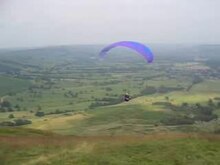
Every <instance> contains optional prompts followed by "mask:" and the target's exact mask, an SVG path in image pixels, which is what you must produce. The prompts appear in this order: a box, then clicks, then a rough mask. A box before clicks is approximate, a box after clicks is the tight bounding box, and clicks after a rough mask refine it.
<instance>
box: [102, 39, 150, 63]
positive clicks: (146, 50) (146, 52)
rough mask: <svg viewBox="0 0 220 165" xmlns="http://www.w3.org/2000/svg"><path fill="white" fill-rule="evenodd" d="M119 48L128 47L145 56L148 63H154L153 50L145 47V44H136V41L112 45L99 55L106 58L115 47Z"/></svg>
mask: <svg viewBox="0 0 220 165" xmlns="http://www.w3.org/2000/svg"><path fill="white" fill-rule="evenodd" d="M119 46H122V47H127V48H130V49H132V50H134V51H136V52H137V53H138V54H140V55H141V56H143V57H144V59H145V60H146V61H147V62H148V63H151V62H153V59H154V57H153V53H152V52H151V50H150V49H149V48H148V47H147V46H145V45H144V44H141V43H138V42H134V41H120V42H115V43H113V44H110V45H108V46H107V47H105V48H104V49H102V50H101V51H100V53H99V55H100V57H101V58H104V57H105V56H106V55H107V53H108V51H110V50H111V49H113V48H115V47H119Z"/></svg>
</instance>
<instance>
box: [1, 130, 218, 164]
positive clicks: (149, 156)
mask: <svg viewBox="0 0 220 165" xmlns="http://www.w3.org/2000/svg"><path fill="white" fill-rule="evenodd" d="M15 132H16V133H15ZM19 132H20V133H19ZM30 132H32V134H30ZM36 132H37V133H36ZM26 133H27V134H25V129H21V130H20V129H15V130H14V131H13V130H11V132H9V131H7V133H5V130H2V129H0V134H1V135H0V146H1V147H0V153H1V154H0V164H1V165H6V164H7V165H13V164H16V165H19V164H26V165H28V164H32V165H34V164H42V165H43V164H53V165H56V164H57V165H58V164H79V165H80V164H84V165H85V164H100V165H101V164H120V165H121V164H125V165H127V164H137V163H138V164H150V165H154V164H155V165H156V164H157V165H158V164H163V165H164V164H168V165H172V164H179V165H185V164H194V165H201V164H213V165H217V164H219V163H220V159H219V154H220V149H219V148H220V137H219V136H217V135H210V134H204V135H199V134H177V133H157V134H151V135H144V136H89V137H73V136H59V135H53V136H52V135H51V134H48V133H45V132H41V131H33V130H27V131H26ZM11 134H13V135H15V134H16V136H11ZM35 134H37V136H36V135H35ZM27 135H29V136H27Z"/></svg>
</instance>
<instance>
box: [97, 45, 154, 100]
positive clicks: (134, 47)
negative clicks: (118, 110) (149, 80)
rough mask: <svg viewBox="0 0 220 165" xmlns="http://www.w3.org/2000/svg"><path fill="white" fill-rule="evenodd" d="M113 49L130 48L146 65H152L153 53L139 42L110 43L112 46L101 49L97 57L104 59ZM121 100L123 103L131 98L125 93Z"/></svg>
mask: <svg viewBox="0 0 220 165" xmlns="http://www.w3.org/2000/svg"><path fill="white" fill-rule="evenodd" d="M115 47H126V48H130V49H132V50H134V51H135V52H137V53H138V54H140V55H141V56H142V57H144V59H145V60H146V61H147V62H148V63H152V62H153V60H154V56H153V53H152V52H151V50H150V49H149V48H148V47H147V46H145V45H144V44H141V43H139V42H134V41H120V42H115V43H112V44H110V45H108V46H106V47H105V48H103V49H102V50H101V51H100V53H99V56H100V57H101V58H104V57H105V56H106V55H107V53H108V52H109V51H110V50H111V49H113V48H115ZM123 99H124V101H126V102H128V101H130V100H131V97H130V96H129V94H128V93H126V94H125V95H124V98H123Z"/></svg>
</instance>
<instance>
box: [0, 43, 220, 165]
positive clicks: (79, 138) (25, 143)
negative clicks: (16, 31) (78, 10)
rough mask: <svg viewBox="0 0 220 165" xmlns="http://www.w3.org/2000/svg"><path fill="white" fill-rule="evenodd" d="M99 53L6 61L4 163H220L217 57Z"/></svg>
mask: <svg viewBox="0 0 220 165" xmlns="http://www.w3.org/2000/svg"><path fill="white" fill-rule="evenodd" d="M196 48H197V47H196ZM99 49H100V47H99V46H82V47H80V46H73V47H61V48H60V47H54V48H53V47H52V48H41V49H33V50H31V49H30V50H19V51H13V52H10V51H9V52H7V53H6V54H4V53H3V54H1V53H0V75H1V76H0V97H1V102H0V164H7V165H8V164H181V165H185V164H198V165H200V164H204V165H205V164H213V165H215V164H216V165H217V164H220V160H219V158H218V155H219V152H220V149H219V147H220V146H219V145H220V143H219V140H220V138H219V133H220V124H219V122H220V121H219V116H220V74H219V73H220V70H219V68H218V67H216V66H213V65H212V62H210V61H212V60H213V61H217V60H216V58H217V59H218V57H210V59H206V60H207V62H206V61H204V60H203V61H197V60H196V59H197V58H196V57H197V56H199V55H200V53H201V52H205V51H204V50H201V52H199V51H198V52H197V53H198V54H193V53H194V52H193V51H192V54H189V55H188V56H187V55H186V56H184V58H174V57H176V56H179V57H182V56H183V55H185V54H184V52H185V47H184V50H182V48H179V49H180V50H179V51H178V54H176V53H177V52H175V51H174V52H172V51H168V50H163V49H162V48H160V49H158V50H160V51H161V50H163V51H162V52H163V53H164V54H163V53H158V54H157V58H156V60H155V63H152V64H146V63H145V62H144V61H143V60H142V59H141V58H137V57H136V56H134V55H133V53H131V52H127V51H123V50H118V51H115V52H113V53H112V54H111V55H112V56H111V55H110V56H109V57H107V58H106V59H105V60H103V61H101V60H99V59H98V57H97V51H98V50H99ZM187 49H189V50H187V51H191V49H192V47H190V48H187ZM197 49H198V50H200V49H199V48H197ZM64 52H65V53H64ZM201 54H202V53H201ZM201 58H203V56H202V55H201ZM125 59H126V60H125ZM3 64H4V65H3ZM6 66H7V67H6ZM126 92H128V93H129V94H130V96H131V98H132V99H131V100H130V101H129V102H124V101H123V95H124V94H125V93H126Z"/></svg>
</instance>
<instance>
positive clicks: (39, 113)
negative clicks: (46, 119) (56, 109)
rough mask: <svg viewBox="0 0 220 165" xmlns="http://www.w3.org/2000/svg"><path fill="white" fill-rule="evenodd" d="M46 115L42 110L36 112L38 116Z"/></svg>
mask: <svg viewBox="0 0 220 165" xmlns="http://www.w3.org/2000/svg"><path fill="white" fill-rule="evenodd" d="M44 115H45V114H44V112H40V111H38V112H36V113H35V116H38V117H42V116H44Z"/></svg>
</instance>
